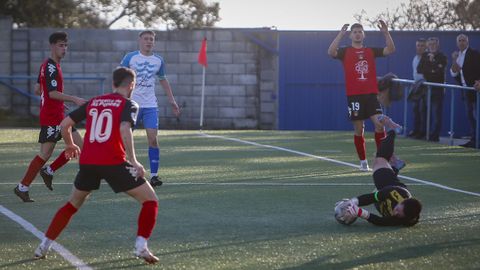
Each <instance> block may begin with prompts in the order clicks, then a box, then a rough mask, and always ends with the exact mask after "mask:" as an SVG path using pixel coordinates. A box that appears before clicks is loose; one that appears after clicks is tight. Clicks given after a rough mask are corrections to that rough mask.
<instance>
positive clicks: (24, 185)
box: [14, 32, 86, 202]
mask: <svg viewBox="0 0 480 270" xmlns="http://www.w3.org/2000/svg"><path fill="white" fill-rule="evenodd" d="M49 42H50V57H49V58H48V59H46V60H45V61H44V62H43V64H42V65H41V67H40V73H39V75H38V84H37V85H36V87H35V91H36V93H39V94H40V95H41V103H40V116H39V117H40V126H41V128H40V134H39V138H38V142H39V143H40V153H38V155H36V156H35V158H34V159H33V160H32V161H31V162H30V165H29V167H28V169H27V172H26V173H25V176H24V177H23V179H22V180H21V181H20V183H19V184H18V185H17V186H16V187H15V189H14V193H15V194H16V195H17V196H18V197H20V199H22V201H24V202H33V201H34V200H32V199H31V198H30V195H29V192H28V191H29V187H30V184H31V183H32V182H33V180H35V177H36V176H37V174H38V172H39V171H40V170H41V169H42V166H43V165H44V164H45V163H46V162H47V161H48V159H49V158H50V157H51V155H52V153H53V150H54V148H55V145H56V143H57V142H58V141H59V140H60V139H61V134H60V126H59V125H60V122H61V121H62V119H63V118H64V117H65V114H64V101H70V102H73V103H75V104H76V105H78V106H80V105H82V104H83V103H85V101H86V100H85V99H83V98H79V97H76V96H71V95H67V94H64V93H63V75H62V70H61V68H60V61H61V59H62V58H63V57H64V56H65V53H66V51H67V46H68V36H67V33H65V32H55V33H53V34H51V35H50V37H49ZM73 138H74V140H75V142H76V143H77V144H78V145H80V146H81V145H82V137H81V136H80V134H79V133H78V132H74V133H73ZM67 162H68V159H67V158H66V157H65V152H62V153H60V155H59V156H58V157H57V158H56V159H55V161H53V163H52V164H51V165H50V166H49V168H50V171H49V173H50V174H46V173H45V172H44V170H43V169H42V171H41V175H42V178H43V181H44V183H45V185H46V186H47V188H48V189H50V190H53V188H52V179H53V176H52V175H53V172H54V171H55V170H57V169H59V168H60V167H62V166H63V165H65V164H66V163H67Z"/></svg>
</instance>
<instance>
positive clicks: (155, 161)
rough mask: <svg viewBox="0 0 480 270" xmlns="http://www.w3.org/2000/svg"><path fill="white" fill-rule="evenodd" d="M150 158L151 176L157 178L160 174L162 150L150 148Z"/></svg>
mask: <svg viewBox="0 0 480 270" xmlns="http://www.w3.org/2000/svg"><path fill="white" fill-rule="evenodd" d="M148 158H149V159H150V174H151V175H152V176H156V175H157V173H158V165H159V163H160V149H159V148H154V147H148Z"/></svg>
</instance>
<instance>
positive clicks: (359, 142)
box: [353, 135, 367, 160]
mask: <svg viewBox="0 0 480 270" xmlns="http://www.w3.org/2000/svg"><path fill="white" fill-rule="evenodd" d="M353 142H354V143H355V148H356V149H357V154H358V158H359V159H360V160H365V159H366V158H365V152H367V150H366V148H365V138H364V137H363V136H357V135H354V136H353Z"/></svg>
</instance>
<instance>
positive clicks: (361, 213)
mask: <svg viewBox="0 0 480 270" xmlns="http://www.w3.org/2000/svg"><path fill="white" fill-rule="evenodd" d="M347 211H348V212H349V213H350V214H351V215H352V216H356V217H361V218H363V219H368V218H369V217H370V213H369V212H368V211H367V210H365V209H363V208H360V207H358V206H357V205H356V204H351V205H350V206H349V207H348V208H347Z"/></svg>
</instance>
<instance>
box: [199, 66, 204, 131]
mask: <svg viewBox="0 0 480 270" xmlns="http://www.w3.org/2000/svg"><path fill="white" fill-rule="evenodd" d="M202 69H203V74H202V102H201V105H200V130H202V128H203V108H204V100H205V66H203V68H202Z"/></svg>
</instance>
